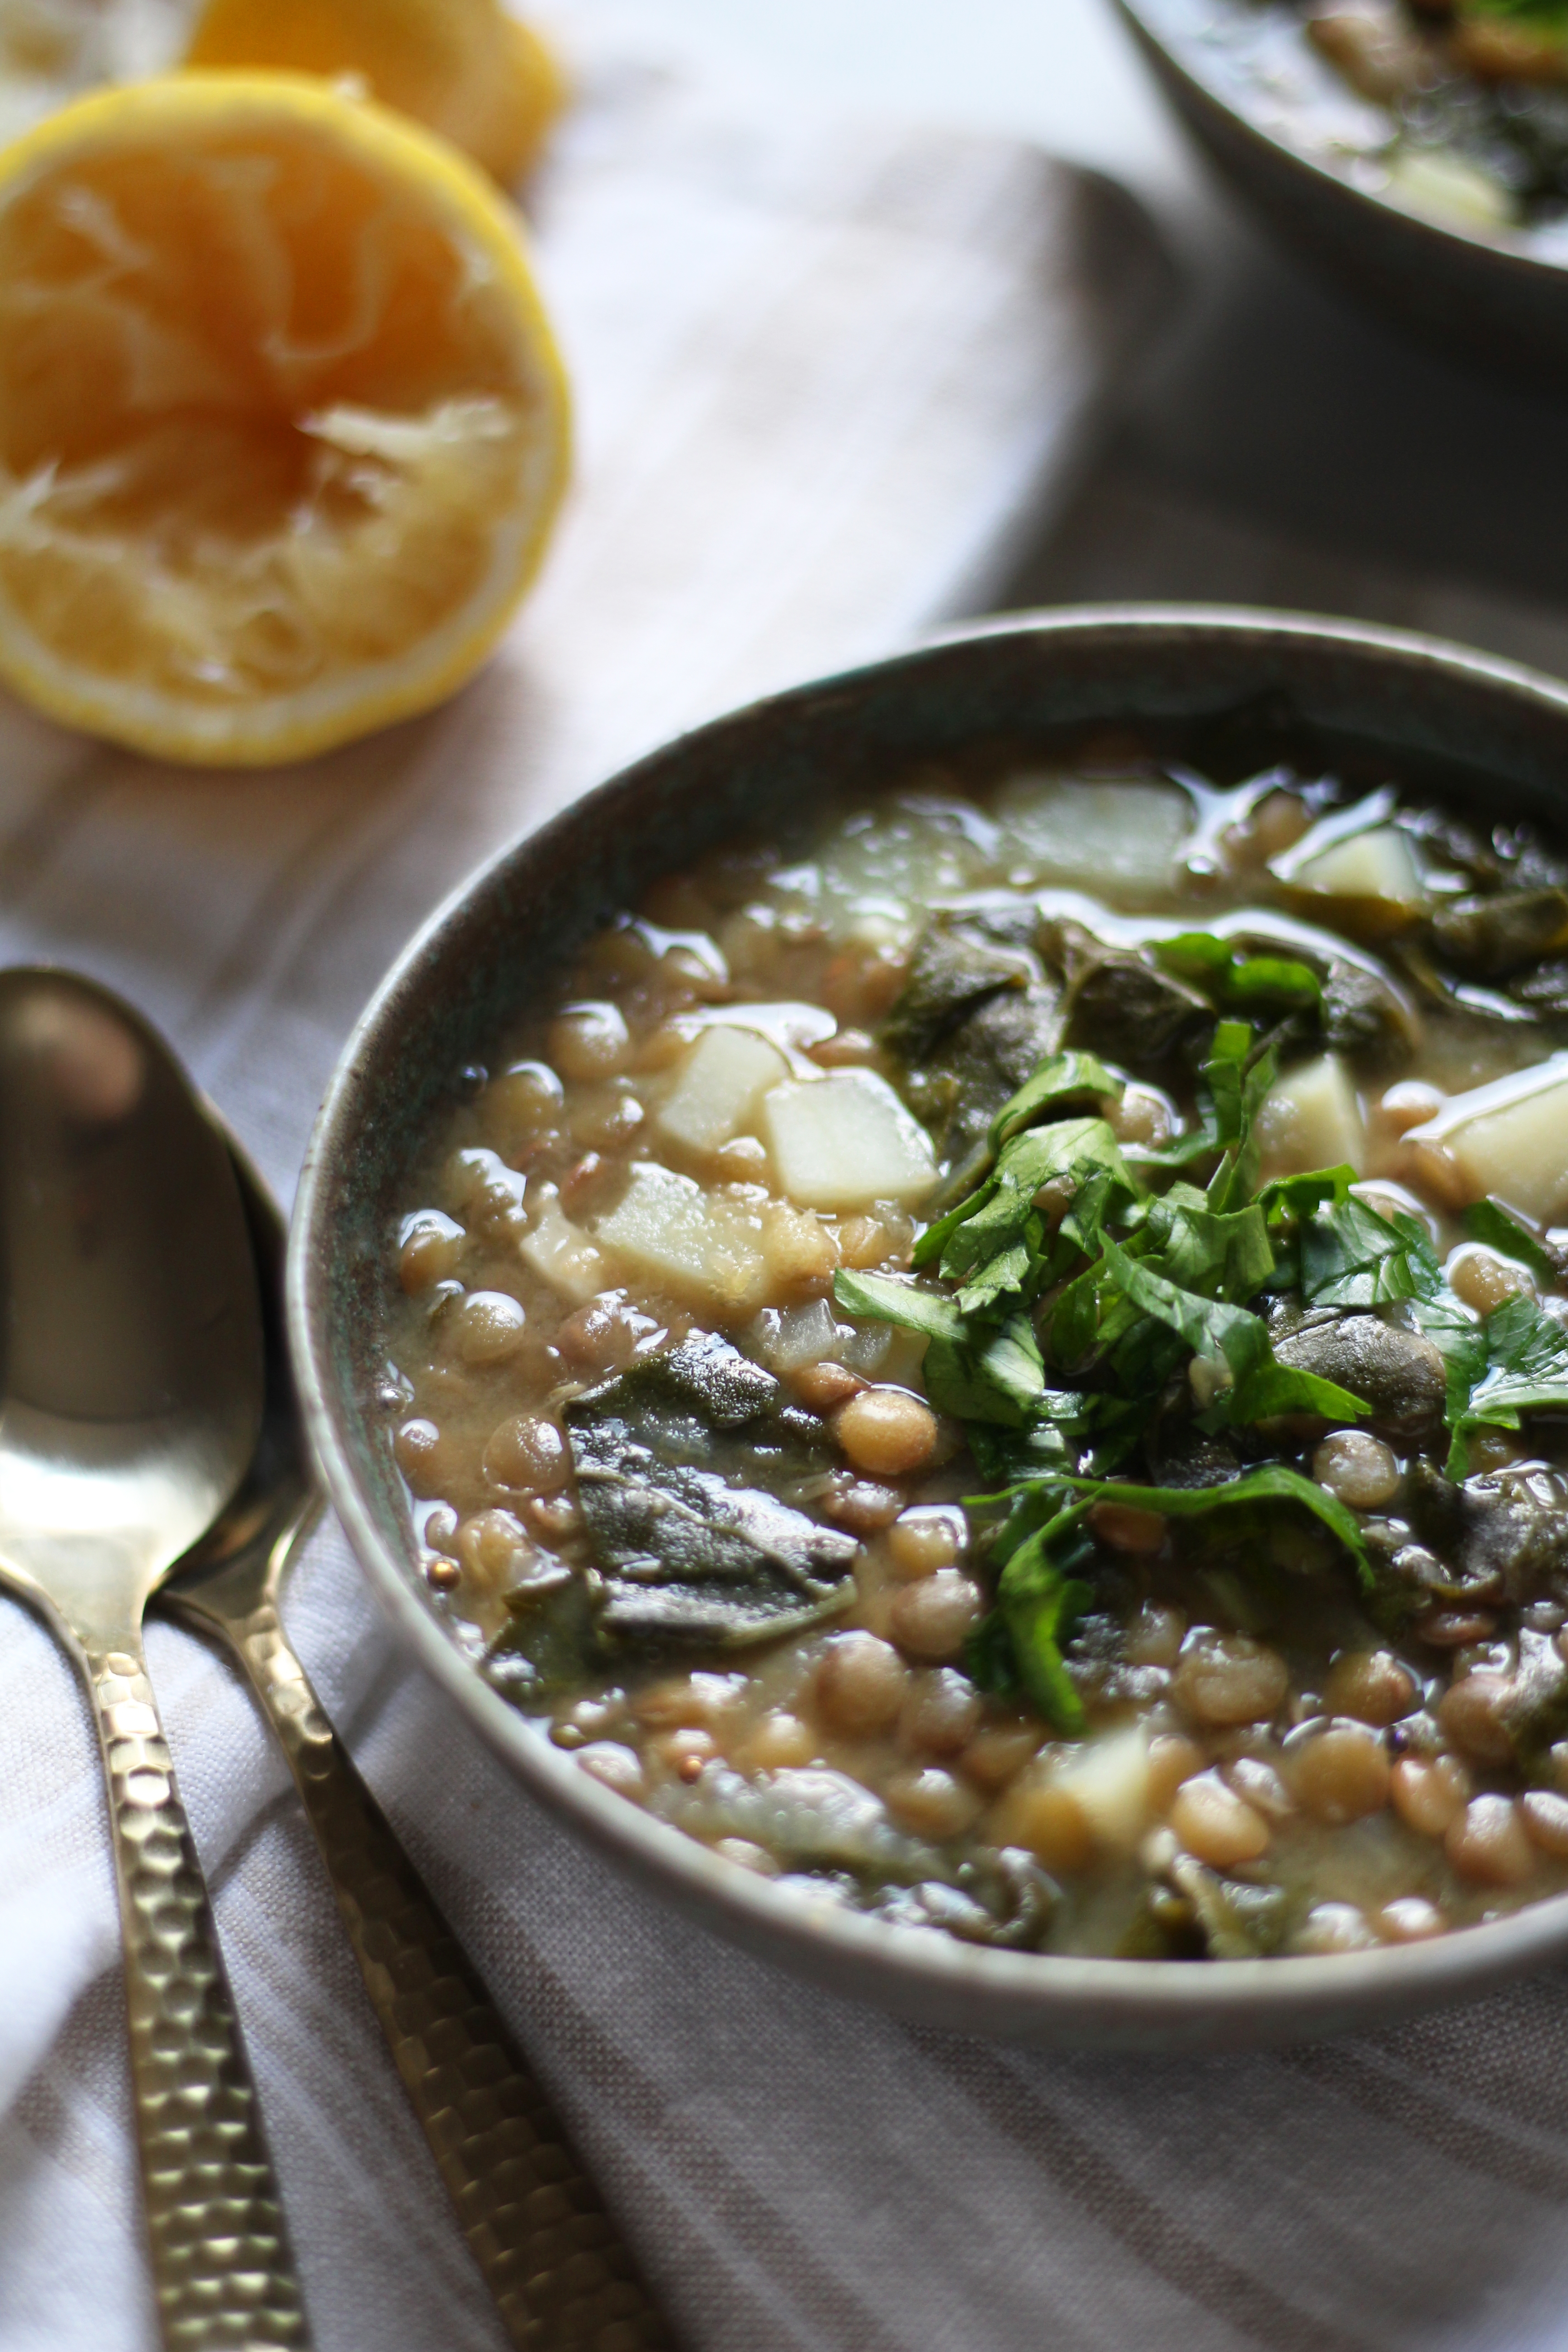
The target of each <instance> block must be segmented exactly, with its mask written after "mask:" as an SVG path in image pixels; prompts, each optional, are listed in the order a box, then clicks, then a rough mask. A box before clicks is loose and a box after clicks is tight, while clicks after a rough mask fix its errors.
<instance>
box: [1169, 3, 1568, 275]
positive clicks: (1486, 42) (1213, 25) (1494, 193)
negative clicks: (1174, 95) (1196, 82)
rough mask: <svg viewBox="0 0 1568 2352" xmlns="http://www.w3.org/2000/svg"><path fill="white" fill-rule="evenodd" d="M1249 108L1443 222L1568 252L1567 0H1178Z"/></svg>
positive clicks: (1240, 107)
mask: <svg viewBox="0 0 1568 2352" xmlns="http://www.w3.org/2000/svg"><path fill="white" fill-rule="evenodd" d="M1173 14H1174V15H1175V16H1177V17H1179V19H1180V20H1181V22H1182V24H1183V26H1184V34H1185V43H1186V47H1187V48H1188V51H1189V53H1190V54H1191V56H1192V57H1193V59H1194V63H1198V62H1200V61H1201V63H1202V67H1203V71H1204V75H1205V79H1207V80H1208V81H1210V82H1211V83H1212V85H1213V87H1214V88H1215V90H1216V91H1217V92H1219V93H1220V94H1221V95H1222V96H1223V97H1224V99H1225V100H1226V103H1227V104H1228V105H1230V106H1231V107H1232V108H1233V109H1234V110H1236V111H1237V112H1239V113H1240V114H1242V115H1243V116H1244V117H1246V118H1247V119H1249V120H1251V121H1254V122H1256V123H1258V125H1259V127H1260V128H1262V129H1264V130H1266V131H1268V132H1270V133H1271V134H1273V135H1275V136H1277V137H1281V138H1283V139H1285V140H1286V141H1287V142H1289V144H1290V145H1292V146H1294V147H1296V148H1297V149H1298V150H1300V152H1304V153H1306V154H1307V155H1309V156H1310V157H1311V159H1312V160H1313V161H1315V162H1317V163H1326V164H1328V165H1329V166H1330V167H1331V168H1332V169H1335V170H1337V171H1339V172H1340V173H1342V174H1343V175H1344V176H1345V177H1347V178H1348V179H1349V180H1350V181H1351V182H1352V184H1353V185H1355V186H1356V187H1358V188H1360V189H1361V190H1363V192H1364V193H1366V194H1372V195H1379V196H1383V197H1385V198H1386V199H1388V200H1389V201H1390V202H1392V203H1394V204H1396V205H1400V206H1401V207H1403V208H1404V209H1405V210H1407V211H1410V212H1413V213H1416V214H1419V215H1424V216H1425V217H1426V218H1427V219H1429V220H1432V221H1435V222H1436V223H1437V224H1438V225H1439V226H1445V227H1449V228H1457V229H1461V230H1465V231H1468V232H1469V233H1470V234H1471V235H1479V236H1484V237H1490V238H1494V239H1499V240H1500V241H1502V242H1503V243H1505V244H1508V243H1517V244H1518V245H1519V246H1521V247H1522V248H1523V249H1524V250H1526V251H1528V252H1529V253H1531V255H1532V256H1534V257H1536V258H1537V259H1540V260H1547V261H1560V260H1568V7H1564V6H1563V5H1561V0H1200V5H1188V0H1178V5H1177V8H1176V9H1175V11H1174V12H1173Z"/></svg>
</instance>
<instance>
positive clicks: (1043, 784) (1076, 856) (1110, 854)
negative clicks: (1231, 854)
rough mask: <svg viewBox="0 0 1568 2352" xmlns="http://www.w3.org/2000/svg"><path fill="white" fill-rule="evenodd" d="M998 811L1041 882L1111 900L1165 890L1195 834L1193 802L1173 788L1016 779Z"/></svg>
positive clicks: (1007, 835) (1011, 844)
mask: <svg viewBox="0 0 1568 2352" xmlns="http://www.w3.org/2000/svg"><path fill="white" fill-rule="evenodd" d="M996 814H997V818H998V821H999V823H1000V824H1001V827H1002V832H1003V836H1004V839H1005V843H1006V845H1007V846H1008V848H1009V849H1011V850H1012V851H1013V852H1014V853H1015V855H1016V856H1017V857H1019V858H1021V859H1023V860H1024V861H1025V862H1026V863H1027V864H1029V865H1031V866H1036V867H1037V869H1038V872H1039V877H1040V879H1041V881H1042V882H1048V883H1055V884H1058V885H1061V886H1070V885H1072V884H1075V883H1076V884H1081V885H1082V886H1083V887H1085V888H1087V889H1091V890H1093V891H1094V892H1095V893H1096V894H1097V895H1098V896H1102V897H1103V896H1106V895H1109V896H1110V897H1111V898H1118V897H1128V896H1131V897H1138V896H1140V895H1141V894H1142V893H1144V892H1147V891H1150V890H1163V889H1165V888H1166V887H1168V886H1169V883H1170V880H1171V871H1172V868H1173V866H1174V865H1175V862H1176V857H1177V855H1178V853H1179V851H1180V849H1181V846H1182V844H1183V842H1184V840H1185V839H1186V837H1187V835H1188V834H1189V833H1191V831H1192V829H1193V804H1192V803H1191V801H1190V800H1189V799H1188V798H1187V795H1186V793H1184V792H1182V791H1180V790H1179V789H1178V787H1177V786H1175V785H1174V784H1157V783H1138V782H1127V783H1088V782H1083V781H1082V780H1081V779H1079V778H1077V777H1072V776H1049V775H1027V774H1026V775H1019V776H1014V777H1012V778H1011V779H1010V780H1009V781H1008V782H1007V783H1005V785H1004V786H1003V788H1002V791H1001V793H1000V794H999V795H998V798H997V802H996Z"/></svg>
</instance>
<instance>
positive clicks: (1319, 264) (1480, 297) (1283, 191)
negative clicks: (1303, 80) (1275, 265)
mask: <svg viewBox="0 0 1568 2352" xmlns="http://www.w3.org/2000/svg"><path fill="white" fill-rule="evenodd" d="M1117 6H1118V8H1119V9H1120V11H1121V16H1122V17H1123V19H1124V20H1125V22H1126V23H1127V25H1128V26H1130V27H1131V32H1132V34H1133V36H1134V37H1135V38H1136V40H1137V43H1138V46H1139V47H1140V48H1141V49H1142V53H1143V55H1144V57H1145V58H1146V59H1147V60H1148V63H1149V65H1150V66H1151V67H1152V70H1153V73H1154V78H1155V79H1156V80H1157V81H1158V82H1159V84H1160V87H1161V89H1163V92H1164V94H1165V96H1166V97H1167V98H1168V99H1169V100H1170V101H1171V104H1172V106H1173V108H1174V109H1175V110H1176V112H1177V113H1178V114H1179V115H1180V117H1181V119H1182V121H1184V123H1185V125H1186V127H1187V129H1188V130H1189V131H1191V132H1192V133H1193V135H1194V138H1195V139H1196V140H1197V141H1198V142H1199V144H1200V145H1201V146H1202V147H1203V148H1204V149H1205V151H1206V152H1207V153H1208V155H1209V158H1210V160H1211V161H1212V162H1213V163H1215V165H1217V167H1218V169H1219V170H1220V171H1221V172H1222V173H1224V175H1225V177H1226V179H1227V180H1228V181H1229V182H1230V184H1231V185H1232V186H1233V187H1234V188H1235V189H1236V190H1237V193H1238V194H1240V195H1241V196H1242V197H1243V198H1244V199H1245V200H1246V202H1247V204H1248V205H1251V206H1252V207H1253V208H1254V209H1255V211H1256V212H1257V213H1258V215H1259V216H1260V217H1261V218H1262V219H1263V220H1264V221H1265V222H1266V223H1267V225H1268V227H1269V228H1270V229H1272V230H1273V231H1274V233H1275V234H1276V235H1277V236H1278V237H1279V240H1280V242H1281V244H1283V245H1285V246H1288V247H1289V249H1290V250H1291V251H1292V252H1293V253H1295V254H1297V255H1299V256H1300V258H1301V259H1302V260H1303V261H1305V262H1307V263H1308V264H1309V265H1310V267H1311V268H1315V269H1317V270H1318V271H1319V272H1320V274H1321V275H1322V276H1324V277H1326V278H1331V279H1333V280H1335V281H1337V282H1338V283H1339V284H1340V285H1341V286H1342V287H1344V288H1346V289H1348V290H1349V291H1351V292H1352V293H1354V294H1356V295H1358V296H1359V297H1360V298H1361V299H1363V301H1365V302H1368V303H1370V304H1371V305H1372V307H1373V309H1374V310H1377V311H1378V312H1379V313H1380V314H1381V315H1382V316H1383V317H1384V318H1388V319H1393V320H1397V321H1398V322H1399V323H1400V324H1401V325H1403V326H1405V327H1406V328H1408V329H1409V330H1410V331H1412V332H1413V333H1415V334H1416V335H1418V336H1420V337H1421V338H1422V339H1423V341H1426V342H1428V343H1435V344H1436V345H1438V346H1440V347H1441V348H1442V349H1444V350H1445V351H1447V352H1452V353H1456V354H1458V356H1460V357H1463V358H1465V359H1468V360H1472V361H1478V362H1480V363H1481V364H1482V365H1484V366H1486V367H1488V368H1489V369H1493V370H1498V371H1500V372H1501V373H1504V374H1506V375H1510V376H1513V377H1517V378H1518V379H1520V380H1521V382H1525V383H1533V384H1537V385H1541V386H1544V387H1545V388H1547V389H1556V390H1560V389H1561V388H1562V386H1563V384H1564V383H1568V268H1565V267H1564V266H1563V263H1561V262H1558V261H1549V260H1544V259H1542V258H1541V257H1538V256H1536V255H1534V254H1531V253H1529V252H1526V251H1523V250H1521V249H1520V248H1518V247H1510V246H1504V245H1500V244H1498V243H1496V242H1495V241H1493V240H1492V239H1490V238H1489V237H1487V236H1482V235H1481V234H1479V232H1478V233H1476V234H1475V235H1471V234H1469V233H1468V231H1466V230H1465V229H1463V228H1460V227H1458V226H1445V225H1444V224H1443V223H1441V222H1439V221H1436V220H1430V219H1426V218H1425V217H1423V216H1422V215H1419V214H1416V213H1413V212H1406V211H1405V210H1404V209H1403V208H1402V207H1401V206H1400V205H1395V204H1394V203H1392V202H1390V201H1389V200H1388V199H1387V198H1385V197H1384V196H1381V195H1377V194H1371V193H1369V192H1368V191H1366V190H1363V189H1361V188H1357V187H1354V186H1353V185H1352V184H1351V182H1350V181H1349V180H1348V179H1346V178H1344V177H1343V176H1342V174H1341V173H1338V172H1336V171H1334V170H1333V169H1332V168H1331V166H1330V165H1329V164H1327V163H1319V162H1317V161H1315V160H1314V159H1313V158H1312V157H1311V156H1310V155H1309V154H1307V153H1305V152H1303V151H1302V150H1301V149H1300V148H1298V147H1294V146H1292V145H1291V144H1290V143H1289V141H1288V140H1286V139H1285V138H1284V137H1282V136H1278V137H1277V136H1276V135H1275V134H1274V132H1272V131H1268V130H1267V129H1265V127H1264V126H1263V125H1262V124H1261V123H1259V122H1256V121H1252V120H1251V119H1250V118H1249V117H1248V116H1247V114H1246V113H1244V112H1243V111H1241V110H1239V109H1238V108H1237V107H1235V106H1234V105H1232V104H1231V103H1230V100H1229V99H1228V97H1227V96H1225V95H1222V94H1221V93H1220V92H1219V91H1218V90H1217V89H1215V87H1214V85H1213V83H1212V82H1211V81H1210V80H1209V79H1208V78H1207V77H1206V76H1205V72H1204V59H1203V48H1202V44H1201V41H1200V39H1199V38H1198V36H1199V35H1200V33H1201V31H1202V27H1203V24H1204V21H1205V17H1206V16H1211V15H1212V14H1213V10H1212V7H1211V6H1210V5H1209V0H1117Z"/></svg>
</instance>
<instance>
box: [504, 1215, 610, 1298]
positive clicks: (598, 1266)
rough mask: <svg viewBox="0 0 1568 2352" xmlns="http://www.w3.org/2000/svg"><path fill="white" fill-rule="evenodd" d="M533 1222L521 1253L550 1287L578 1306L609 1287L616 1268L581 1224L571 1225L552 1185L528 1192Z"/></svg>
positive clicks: (521, 1247)
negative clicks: (596, 1246)
mask: <svg viewBox="0 0 1568 2352" xmlns="http://www.w3.org/2000/svg"><path fill="white" fill-rule="evenodd" d="M528 1202H529V1208H530V1210H531V1213H532V1217H533V1223H532V1224H531V1226H530V1228H529V1230H528V1232H527V1233H526V1234H524V1236H523V1238H522V1241H521V1244H520V1254H521V1256H522V1257H523V1258H524V1259H525V1260H526V1261H527V1263H528V1264H529V1265H531V1267H532V1268H533V1271H534V1272H535V1274H540V1275H542V1276H543V1277H544V1279H545V1281H546V1282H548V1283H549V1284H550V1286H551V1287H552V1289H554V1290H558V1291H560V1293H561V1294H562V1296H563V1297H564V1298H570V1299H572V1300H573V1301H574V1304H575V1305H577V1306H579V1307H581V1306H582V1305H583V1304H584V1302H585V1301H586V1300H587V1299H590V1298H593V1297H596V1296H597V1294H598V1293H599V1292H600V1291H601V1290H608V1289H609V1288H610V1287H611V1286H612V1285H613V1284H614V1282H615V1279H616V1269H615V1267H614V1266H613V1265H611V1263H610V1261H609V1259H608V1258H607V1257H606V1256H605V1253H604V1251H603V1250H602V1249H597V1248H595V1244H593V1242H592V1241H591V1240H590V1239H589V1237H588V1235H587V1234H585V1233H584V1231H583V1229H582V1227H581V1225H574V1224H573V1223H571V1221H570V1219H569V1218H568V1217H567V1216H566V1214H565V1212H564V1211H563V1208H562V1206H561V1197H560V1195H559V1193H558V1192H556V1190H555V1187H554V1185H553V1184H544V1185H541V1186H540V1187H539V1189H538V1190H537V1192H535V1191H532V1190H531V1191H530V1192H529V1195H528Z"/></svg>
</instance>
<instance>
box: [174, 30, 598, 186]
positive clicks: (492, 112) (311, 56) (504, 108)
mask: <svg viewBox="0 0 1568 2352" xmlns="http://www.w3.org/2000/svg"><path fill="white" fill-rule="evenodd" d="M185 63H186V64H187V65H192V66H243V67H250V66H266V67H278V68H285V69H287V70H288V71H289V72H297V73H316V74H360V75H363V78H364V79H365V81H366V83H367V84H368V85H369V88H370V91H371V95H372V96H373V97H374V98H377V99H379V100H381V102H382V104H383V105H384V106H395V107H398V108H400V109H401V110H402V111H403V112H404V113H405V114H411V115H413V116H414V117H415V118H416V121H420V122H423V123H425V124H426V125H427V127H428V128H429V129H430V130H432V131H439V132H440V133H441V135H442V137H443V138H444V139H450V140H451V141H452V142H453V144H454V145H455V146H458V147H461V148H462V149H463V150H464V152H466V153H468V154H469V155H472V156H473V158H474V160H475V161H476V163H482V164H483V165H484V168H485V170H486V171H487V172H489V173H493V175H494V176H495V178H496V179H498V180H500V182H501V183H502V184H504V185H507V186H510V184H512V183H513V182H514V181H516V180H518V179H520V178H521V176H522V174H523V173H525V172H527V171H528V170H530V169H531V166H532V164H533V163H535V162H536V160H537V158H538V156H539V152H540V150H541V149H542V146H543V144H544V141H545V137H546V135H547V133H548V131H549V130H550V126H551V124H552V122H553V121H554V120H555V117H556V116H557V114H559V112H560V111H561V108H562V104H563V100H564V95H565V92H564V88H563V81H562V77H561V72H560V69H559V68H558V67H557V65H556V63H555V60H554V58H552V55H551V52H550V50H549V49H548V47H546V46H545V44H544V42H543V41H542V40H541V39H540V37H539V36H538V34H537V33H535V32H534V31H533V30H532V28H531V26H527V25H523V24H521V23H520V22H519V21H518V20H517V18H516V17H514V16H509V15H508V14H507V12H506V10H505V9H504V8H503V7H502V6H501V5H500V0H206V5H205V8H204V9H203V10H202V12H201V15H200V16H199V17H198V19H197V21H196V26H195V31H194V32H193V34H192V36H191V41H190V47H189V48H188V49H187V51H186V53H185Z"/></svg>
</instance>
